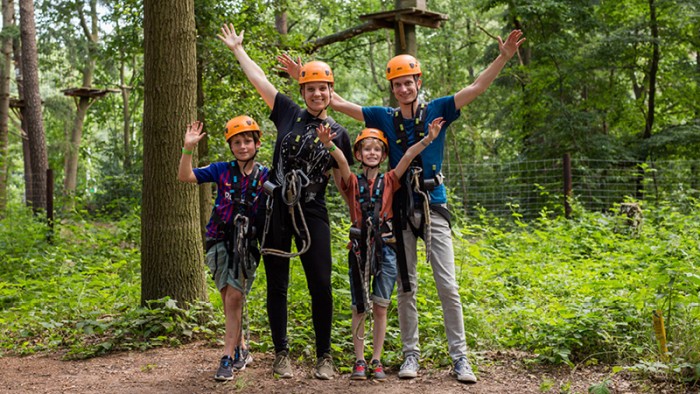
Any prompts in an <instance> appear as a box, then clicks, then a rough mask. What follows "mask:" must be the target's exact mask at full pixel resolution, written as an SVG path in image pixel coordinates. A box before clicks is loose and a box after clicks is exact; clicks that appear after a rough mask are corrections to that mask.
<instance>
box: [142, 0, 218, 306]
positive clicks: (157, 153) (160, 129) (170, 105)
mask: <svg viewBox="0 0 700 394" xmlns="http://www.w3.org/2000/svg"><path fill="white" fill-rule="evenodd" d="M195 40H196V34H195V21H194V0H146V1H145V2H144V63H145V64H144V81H145V82H144V83H145V92H144V93H145V97H144V114H143V201H142V218H141V302H142V303H143V304H145V303H146V302H147V301H148V300H153V299H158V298H162V297H165V296H170V297H171V298H174V299H176V300H178V301H179V302H180V305H181V306H185V305H187V303H190V302H192V301H196V300H204V299H206V295H207V293H206V288H205V276H204V267H203V264H202V261H203V257H204V256H203V250H202V243H201V236H200V232H199V231H200V229H199V203H198V193H197V187H196V186H194V185H191V184H185V183H181V182H178V180H177V171H178V165H179V159H180V149H181V148H182V141H183V136H184V133H185V130H186V127H187V124H188V123H190V122H192V121H193V120H194V119H196V117H197V65H196V58H197V54H196V48H195Z"/></svg>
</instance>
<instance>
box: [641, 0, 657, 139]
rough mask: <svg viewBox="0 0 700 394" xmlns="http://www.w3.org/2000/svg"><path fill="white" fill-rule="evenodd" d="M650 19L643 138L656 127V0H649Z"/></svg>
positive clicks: (649, 135)
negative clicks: (649, 51)
mask: <svg viewBox="0 0 700 394" xmlns="http://www.w3.org/2000/svg"><path fill="white" fill-rule="evenodd" d="M649 19H650V27H651V40H652V41H651V46H652V54H651V64H650V65H649V99H648V102H647V104H648V107H647V118H646V123H645V125H644V134H643V136H642V138H643V139H648V138H651V132H652V128H653V127H654V112H655V102H656V75H657V74H658V72H659V58H660V57H661V55H660V53H659V52H660V51H659V24H658V21H657V20H656V4H655V3H654V0H649Z"/></svg>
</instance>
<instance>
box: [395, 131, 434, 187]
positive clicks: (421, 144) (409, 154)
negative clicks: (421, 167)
mask: <svg viewBox="0 0 700 394" xmlns="http://www.w3.org/2000/svg"><path fill="white" fill-rule="evenodd" d="M444 125H445V121H444V120H443V119H442V117H439V118H435V119H434V120H433V121H432V122H430V126H428V135H426V136H425V137H423V139H422V140H420V141H418V143H417V144H413V145H411V147H410V148H408V150H406V153H405V154H404V155H403V157H402V158H401V161H399V164H397V165H396V167H395V168H394V172H395V173H396V177H397V178H401V176H403V173H404V172H406V170H407V169H408V166H410V165H411V161H413V159H414V158H415V157H416V156H418V155H419V154H420V153H421V152H423V149H425V148H427V147H428V145H430V143H431V142H433V140H434V139H435V138H437V137H438V135H439V134H440V129H442V126H444Z"/></svg>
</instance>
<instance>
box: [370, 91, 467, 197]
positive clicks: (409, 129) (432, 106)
mask: <svg viewBox="0 0 700 394" xmlns="http://www.w3.org/2000/svg"><path fill="white" fill-rule="evenodd" d="M425 111H426V113H425V133H426V134H427V133H428V125H430V122H432V121H433V120H434V119H435V118H438V117H440V116H442V117H443V119H444V120H445V125H444V126H442V130H440V134H439V135H438V137H437V138H436V139H435V140H434V141H433V142H432V143H431V144H430V145H428V146H427V147H426V148H425V149H424V150H423V152H421V154H420V156H421V160H422V161H423V176H424V177H425V178H433V177H434V176H435V174H436V173H439V172H440V171H441V170H442V161H443V159H444V156H445V155H444V153H445V135H446V130H447V126H449V125H450V124H451V123H452V122H454V121H455V120H456V119H457V118H459V114H460V111H459V110H457V109H455V99H454V96H445V97H440V98H438V99H435V100H433V101H431V102H429V103H428V104H427V106H426V108H425ZM362 116H364V118H365V126H367V127H371V128H375V129H379V130H382V131H383V132H384V134H386V137H387V139H388V140H389V165H390V166H391V168H395V167H396V165H397V164H399V161H400V160H401V157H403V154H404V151H403V149H402V148H401V145H400V144H398V143H397V142H396V140H397V139H398V137H397V135H396V131H395V130H394V109H393V108H390V107H362ZM414 126H415V119H403V127H404V129H405V130H406V136H407V138H408V145H409V146H411V145H413V144H414V143H416V142H417V139H416V136H415V134H414ZM430 203H431V204H445V203H447V192H446V191H445V185H444V184H442V185H440V186H438V187H436V188H435V189H433V190H432V191H431V192H430Z"/></svg>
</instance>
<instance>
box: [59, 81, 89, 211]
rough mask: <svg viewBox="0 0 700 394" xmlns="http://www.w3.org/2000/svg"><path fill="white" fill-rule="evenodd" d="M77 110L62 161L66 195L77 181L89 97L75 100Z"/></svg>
mask: <svg viewBox="0 0 700 394" xmlns="http://www.w3.org/2000/svg"><path fill="white" fill-rule="evenodd" d="M86 87H89V86H86ZM77 103H78V105H77V107H78V108H77V110H76V112H75V118H74V119H73V128H72V129H71V133H70V135H68V137H69V139H68V143H67V144H66V154H65V158H64V162H63V168H64V171H65V174H64V176H65V179H64V180H63V192H64V193H65V195H66V196H72V195H73V194H74V193H75V187H76V185H77V183H78V158H79V157H80V140H81V139H82V138H83V125H84V124H85V116H86V115H87V110H88V108H89V107H90V98H89V97H80V98H79V99H78V100H77ZM71 205H72V204H71Z"/></svg>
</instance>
